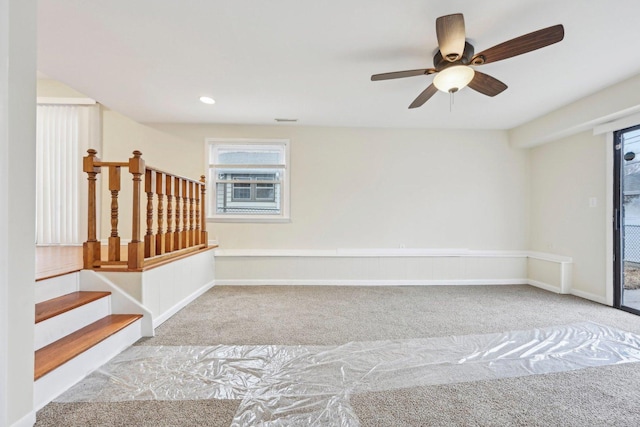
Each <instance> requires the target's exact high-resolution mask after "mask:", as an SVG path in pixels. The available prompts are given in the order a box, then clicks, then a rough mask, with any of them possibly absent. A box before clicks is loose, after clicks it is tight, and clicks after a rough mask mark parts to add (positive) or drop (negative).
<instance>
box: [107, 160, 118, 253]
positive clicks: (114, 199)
mask: <svg viewBox="0 0 640 427" xmlns="http://www.w3.org/2000/svg"><path fill="white" fill-rule="evenodd" d="M109 191H110V192H111V236H109V249H108V251H109V257H108V260H109V261H120V236H119V235H118V192H119V191H120V166H109Z"/></svg>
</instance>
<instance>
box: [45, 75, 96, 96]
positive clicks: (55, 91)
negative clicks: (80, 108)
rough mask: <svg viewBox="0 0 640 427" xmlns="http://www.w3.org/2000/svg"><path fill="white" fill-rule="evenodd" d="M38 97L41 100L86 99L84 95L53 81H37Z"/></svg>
mask: <svg viewBox="0 0 640 427" xmlns="http://www.w3.org/2000/svg"><path fill="white" fill-rule="evenodd" d="M37 93H38V97H43V98H87V96H86V95H84V94H82V93H80V92H78V91H76V90H74V89H72V88H70V87H69V86H67V85H65V84H64V83H61V82H59V81H57V80H53V79H38V82H37Z"/></svg>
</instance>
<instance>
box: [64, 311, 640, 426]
mask: <svg viewBox="0 0 640 427" xmlns="http://www.w3.org/2000/svg"><path fill="white" fill-rule="evenodd" d="M638 361H640V336H638V335H635V334H632V333H629V332H624V331H621V330H619V329H615V328H610V327H607V326H602V325H598V324H595V323H591V322H584V323H575V324H570V325H566V326H557V327H549V328H542V329H532V330H525V331H511V332H506V333H495V334H485V335H465V336H451V337H440V338H424V339H408V340H393V341H372V342H352V343H348V344H345V345H341V346H331V347H329V346H326V347H305V346H270V345H265V346H224V345H221V346H215V347H198V346H181V347H166V346H164V347H145V346H138V347H131V348H129V349H128V350H125V351H124V352H123V353H122V354H120V355H119V356H117V357H116V358H114V359H113V360H111V361H110V362H109V363H107V364H106V365H105V366H103V367H102V368H100V369H99V370H97V371H95V372H94V373H92V374H91V375H89V376H88V377H87V378H86V379H84V380H83V381H82V382H80V383H79V384H78V385H76V386H74V387H73V388H71V389H70V390H69V391H67V392H66V393H64V394H63V395H61V396H60V397H59V398H58V399H56V401H57V402H79V401H83V402H87V401H88V402H96V401H123V400H181V399H184V400H197V399H239V400H240V399H241V400H242V402H241V404H240V407H239V409H238V412H237V413H236V415H235V418H234V421H233V424H232V425H234V426H245V425H256V424H260V425H268V426H279V425H310V424H316V425H337V426H357V425H359V422H358V418H357V416H356V415H355V413H354V412H353V410H352V408H351V406H350V404H349V396H350V395H351V394H353V393H358V392H367V391H383V390H391V389H396V388H408V387H419V386H426V385H434V384H448V383H459V382H468V381H480V380H490V379H496V378H507V377H517V376H525V375H534V374H546V373H552V372H562V371H570V370H575V369H581V368H587V367H596V366H605V365H613V364H619V363H628V362H638Z"/></svg>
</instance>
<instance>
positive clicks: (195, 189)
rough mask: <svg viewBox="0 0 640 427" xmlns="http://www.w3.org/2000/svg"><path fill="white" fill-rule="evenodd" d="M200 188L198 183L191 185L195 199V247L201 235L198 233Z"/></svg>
mask: <svg viewBox="0 0 640 427" xmlns="http://www.w3.org/2000/svg"><path fill="white" fill-rule="evenodd" d="M200 186H201V184H200V183H198V182H194V183H193V192H194V195H195V197H196V212H195V215H196V228H195V231H194V234H193V243H194V244H195V245H199V244H200V237H201V236H202V233H200Z"/></svg>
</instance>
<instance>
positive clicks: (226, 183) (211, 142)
mask: <svg viewBox="0 0 640 427" xmlns="http://www.w3.org/2000/svg"><path fill="white" fill-rule="evenodd" d="M206 144H207V153H208V165H207V166H208V170H209V181H208V182H209V188H210V190H209V194H210V197H209V217H210V218H212V219H213V220H216V221H245V222H260V221H287V220H288V219H289V199H288V194H289V164H288V163H289V142H288V141H286V140H220V139H212V138H209V139H207V141H206Z"/></svg>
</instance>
